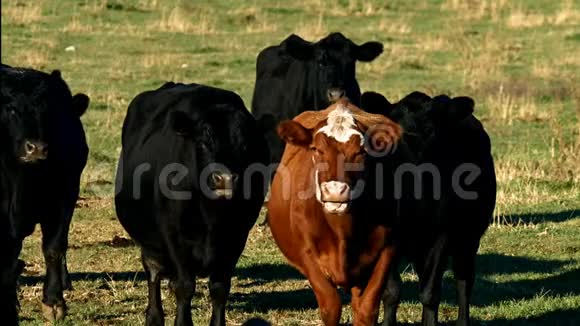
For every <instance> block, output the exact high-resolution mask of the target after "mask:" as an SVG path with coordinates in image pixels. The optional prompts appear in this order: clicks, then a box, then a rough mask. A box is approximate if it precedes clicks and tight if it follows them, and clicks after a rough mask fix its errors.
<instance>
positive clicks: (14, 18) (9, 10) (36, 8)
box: [2, 0, 44, 25]
mask: <svg viewBox="0 0 580 326" xmlns="http://www.w3.org/2000/svg"><path fill="white" fill-rule="evenodd" d="M43 5H44V1H41V0H39V1H25V2H23V1H2V19H6V20H7V21H8V22H10V23H13V24H16V25H28V24H31V23H36V22H39V21H41V20H42V9H43Z"/></svg>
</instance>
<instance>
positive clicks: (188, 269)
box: [165, 232, 195, 326]
mask: <svg viewBox="0 0 580 326" xmlns="http://www.w3.org/2000/svg"><path fill="white" fill-rule="evenodd" d="M165 236H166V237H167V238H166V245H167V250H168V252H169V256H170V258H171V261H172V263H173V266H174V267H175V277H174V278H173V279H172V280H171V282H172V283H173V288H174V290H175V300H176V304H177V312H176V316H175V326H193V321H192V320H191V300H192V299H193V295H194V294H195V273H194V270H193V267H192V266H191V251H190V250H189V248H185V247H184V246H183V245H180V244H179V243H176V242H174V240H175V239H176V238H177V235H176V234H175V233H172V232H169V233H168V234H167V235H165Z"/></svg>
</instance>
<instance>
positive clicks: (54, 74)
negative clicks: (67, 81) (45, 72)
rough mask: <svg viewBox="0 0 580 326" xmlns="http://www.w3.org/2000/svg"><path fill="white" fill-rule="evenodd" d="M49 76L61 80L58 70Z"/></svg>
mask: <svg viewBox="0 0 580 326" xmlns="http://www.w3.org/2000/svg"><path fill="white" fill-rule="evenodd" d="M50 75H51V76H52V77H54V78H58V79H62V74H61V72H60V70H53V71H52V72H51V73H50Z"/></svg>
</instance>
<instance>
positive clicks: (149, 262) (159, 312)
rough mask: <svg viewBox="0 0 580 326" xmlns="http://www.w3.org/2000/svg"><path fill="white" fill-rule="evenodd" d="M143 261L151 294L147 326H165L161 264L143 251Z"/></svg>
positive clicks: (147, 311)
mask: <svg viewBox="0 0 580 326" xmlns="http://www.w3.org/2000/svg"><path fill="white" fill-rule="evenodd" d="M141 260H142V262H143V268H144V269H145V275H146V277H147V288H148V290H149V294H148V296H147V298H148V302H147V310H146V313H145V314H146V320H145V325H146V326H163V325H164V324H165V322H164V319H163V305H162V303H161V269H162V267H161V264H160V263H159V262H158V261H157V260H156V259H155V258H153V257H151V256H149V255H147V253H146V252H145V251H143V250H142V251H141Z"/></svg>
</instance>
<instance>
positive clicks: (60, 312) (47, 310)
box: [42, 303, 66, 322]
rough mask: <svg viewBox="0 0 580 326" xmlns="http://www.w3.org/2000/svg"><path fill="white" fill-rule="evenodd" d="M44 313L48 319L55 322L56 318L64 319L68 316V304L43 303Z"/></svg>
mask: <svg viewBox="0 0 580 326" xmlns="http://www.w3.org/2000/svg"><path fill="white" fill-rule="evenodd" d="M42 315H43V316H44V318H46V320H48V321H50V322H53V321H56V320H63V319H64V316H66V306H65V304H64V303H61V304H55V305H53V306H50V305H47V304H45V303H43V304H42Z"/></svg>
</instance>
